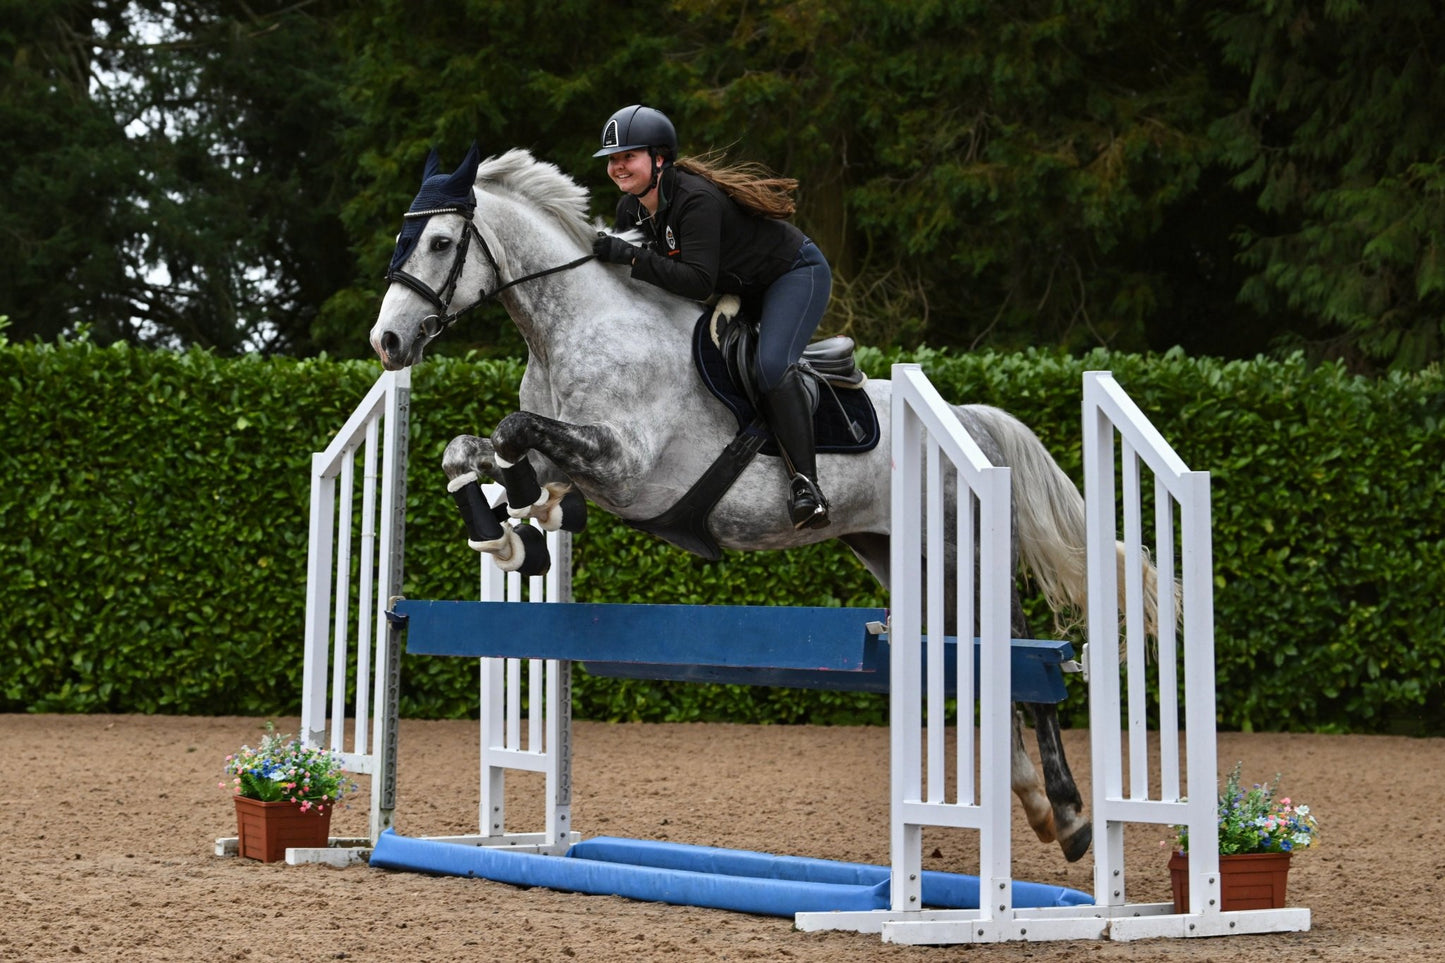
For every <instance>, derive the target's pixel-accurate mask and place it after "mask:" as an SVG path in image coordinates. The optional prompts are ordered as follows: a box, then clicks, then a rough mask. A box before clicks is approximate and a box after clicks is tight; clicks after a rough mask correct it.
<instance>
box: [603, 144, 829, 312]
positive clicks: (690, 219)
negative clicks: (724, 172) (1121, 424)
mask: <svg viewBox="0 0 1445 963" xmlns="http://www.w3.org/2000/svg"><path fill="white" fill-rule="evenodd" d="M658 195H659V200H658V207H657V214H656V215H654V216H653V217H651V218H648V217H647V210H646V209H645V208H644V207H643V206H642V202H641V201H639V200H638V199H637V198H635V197H633V196H632V195H630V194H628V195H624V196H623V198H622V200H620V201H619V202H618V204H617V224H616V227H617V230H618V231H624V230H627V229H629V228H634V227H636V228H638V229H640V230H641V231H642V233H643V234H644V235H645V236H646V237H647V238H648V241H649V243H648V247H649V248H650V249H651V250H645V251H643V253H641V254H639V255H638V257H637V263H635V264H634V265H633V266H632V276H633V277H635V278H637V279H638V280H639V281H647V282H649V283H651V284H656V285H658V286H659V287H662V288H666V289H667V290H669V291H671V292H672V293H673V294H678V295H681V296H683V297H685V298H692V299H693V300H694V301H703V300H706V299H707V298H709V297H711V296H712V295H713V294H741V295H745V296H755V295H759V294H761V293H762V292H763V291H765V290H767V288H768V285H770V284H772V283H773V282H774V281H776V280H777V279H778V278H779V277H781V276H782V275H783V274H784V273H785V272H786V271H787V270H788V269H789V268H790V267H792V265H793V260H794V259H795V258H796V257H797V255H798V249H799V248H801V247H802V246H803V241H804V240H805V238H804V236H803V232H802V231H800V230H798V228H796V227H795V226H793V225H792V224H791V223H789V222H788V221H784V220H779V219H777V218H773V217H766V216H764V215H761V214H754V213H752V212H751V211H748V210H747V209H746V208H744V207H742V206H741V205H740V204H738V203H737V202H736V201H734V200H732V198H730V197H728V196H727V194H725V193H723V191H722V189H721V188H720V187H718V186H717V185H716V184H714V183H712V181H709V180H708V179H707V178H705V177H700V176H698V175H697V174H689V173H688V172H687V171H680V170H678V169H677V168H675V167H670V166H669V167H667V168H666V169H665V170H663V172H662V175H661V177H660V178H659V182H658Z"/></svg>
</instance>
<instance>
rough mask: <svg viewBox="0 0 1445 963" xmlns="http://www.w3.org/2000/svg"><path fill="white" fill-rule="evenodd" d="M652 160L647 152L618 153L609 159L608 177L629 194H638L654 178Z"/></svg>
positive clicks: (627, 151) (629, 151) (625, 151)
mask: <svg viewBox="0 0 1445 963" xmlns="http://www.w3.org/2000/svg"><path fill="white" fill-rule="evenodd" d="M651 168H652V158H651V157H649V156H648V153H647V151H645V150H624V151H618V152H617V153H615V154H612V155H610V156H608V158H607V176H608V177H610V178H612V183H614V184H616V185H617V186H618V187H619V188H620V189H622V190H623V191H626V192H627V193H628V194H638V193H641V192H643V190H644V188H646V187H647V184H648V181H649V180H651V178H652V169H651Z"/></svg>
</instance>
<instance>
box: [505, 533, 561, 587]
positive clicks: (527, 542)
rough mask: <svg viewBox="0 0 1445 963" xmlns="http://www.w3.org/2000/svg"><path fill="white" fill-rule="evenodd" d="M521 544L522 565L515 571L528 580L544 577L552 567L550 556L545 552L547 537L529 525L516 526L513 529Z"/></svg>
mask: <svg viewBox="0 0 1445 963" xmlns="http://www.w3.org/2000/svg"><path fill="white" fill-rule="evenodd" d="M513 531H514V532H516V533H517V537H518V538H519V539H521V542H522V564H521V565H520V566H518V567H517V571H518V572H519V573H520V574H522V575H523V576H526V577H528V578H530V577H531V576H533V575H545V574H547V570H548V569H549V568H551V567H552V555H551V553H550V552H548V551H547V536H546V535H543V534H542V532H541V530H540V529H536V528H533V527H532V526H531V525H518V526H516V527H515V528H514V529H513Z"/></svg>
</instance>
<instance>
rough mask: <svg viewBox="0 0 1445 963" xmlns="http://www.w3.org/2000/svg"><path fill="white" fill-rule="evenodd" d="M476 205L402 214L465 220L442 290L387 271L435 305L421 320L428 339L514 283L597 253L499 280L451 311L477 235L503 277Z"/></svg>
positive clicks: (392, 279)
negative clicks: (474, 216)
mask: <svg viewBox="0 0 1445 963" xmlns="http://www.w3.org/2000/svg"><path fill="white" fill-rule="evenodd" d="M475 209H476V206H475V203H473V205H472V206H471V207H470V208H469V207H464V206H461V205H453V206H449V207H433V208H430V209H428V210H424V211H408V212H407V213H406V214H404V215H403V217H405V218H418V217H431V216H432V215H433V214H459V215H461V216H462V217H463V218H464V219H465V220H466V225H467V226H466V229H465V230H464V231H462V240H461V243H459V244H458V245H457V252H456V254H455V255H453V257H452V267H451V270H450V271H448V272H447V279H446V283H445V284H443V285H442V287H441V290H433V289H432V287H431V286H430V285H429V284H427V283H426V282H425V281H423V280H422V279H421V278H419V277H417V276H416V275H414V274H409V273H407V272H406V271H403V270H402V269H401V268H396V269H394V270H390V271H387V272H386V281H387V283H388V284H391V283H395V282H397V281H400V282H401V283H402V284H405V285H406V286H407V287H409V288H411V289H412V290H413V291H415V292H416V293H417V294H420V295H421V296H422V297H424V298H426V299H427V300H428V301H430V302H431V304H432V306H433V307H435V308H436V309H437V312H438V313H437V314H432V315H428V316H427V317H425V318H423V319H422V322H421V323H422V328H423V330H424V331H425V332H426V335H427V337H428V339H430V338H435V337H436V336H437V335H439V334H441V333H442V332H443V331H445V330H446V329H447V328H450V327H451V326H452V325H454V324H456V323H457V322H458V321H459V320H461V319H462V317H463V316H465V315H467V314H468V313H470V312H472V311H475V310H476V309H477V308H479V307H481V306H482V304H483V303H485V302H487V301H490V300H492V299H493V298H495V297H496V296H497V295H499V294H501V293H502V292H503V291H505V290H507V289H508V288H511V287H516V286H517V285H518V284H525V283H526V282H528V281H535V280H537V279H538V278H544V277H546V276H547V275H549V274H558V273H560V272H562V271H570V270H572V268H575V267H580V266H581V265H583V264H586V263H587V262H588V261H591V260H592V259H594V258H595V257H596V256H597V255H595V254H584V255H583V256H582V257H579V258H577V259H576V260H575V261H568V262H567V263H566V264H558V265H556V266H555V267H549V268H544V269H542V270H541V271H533V272H532V273H531V274H525V275H523V276H522V277H519V278H513V279H512V280H510V281H506V282H503V283H502V284H499V285H498V286H497V287H496V288H494V289H492V290H491V291H487V290H485V289H483V290H482V291H480V292H479V293H478V295H477V300H476V302H475V303H473V304H472V305H470V306H469V307H465V308H462V310H460V311H455V312H453V311H451V310H450V309H451V304H452V298H453V297H454V296H455V295H456V290H457V282H458V281H459V280H460V279H461V276H462V269H463V268H464V267H466V263H467V254H468V252H469V250H470V248H471V243H472V238H476V240H477V243H478V244H480V245H481V248H482V253H483V254H484V255H486V258H487V263H488V264H490V265H491V267H492V274H493V275H494V276H495V277H496V279H497V280H498V281H501V280H502V266H501V265H500V264H498V263H497V259H496V257H495V256H493V254H492V249H491V248H490V247H489V246H488V245H487V239H486V238H485V237H483V236H482V232H481V231H479V230H477V225H476V224H475V223H474V222H473V221H472V211H474V210H475Z"/></svg>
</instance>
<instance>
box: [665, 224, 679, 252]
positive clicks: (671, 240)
mask: <svg viewBox="0 0 1445 963" xmlns="http://www.w3.org/2000/svg"><path fill="white" fill-rule="evenodd" d="M667 249H668V250H669V251H676V250H677V238H675V237H673V236H672V225H671V224H669V225H667Z"/></svg>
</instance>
